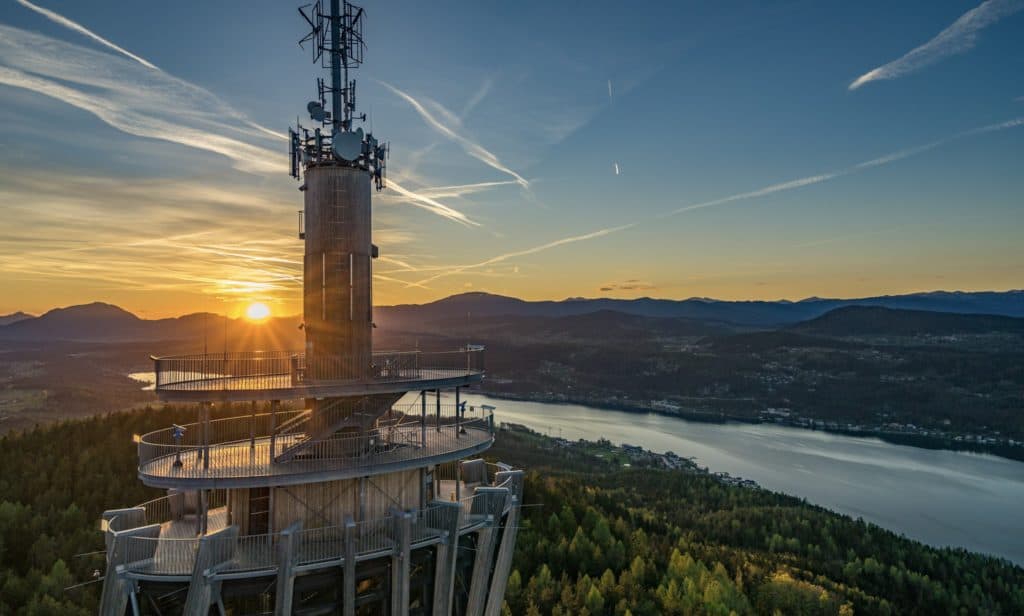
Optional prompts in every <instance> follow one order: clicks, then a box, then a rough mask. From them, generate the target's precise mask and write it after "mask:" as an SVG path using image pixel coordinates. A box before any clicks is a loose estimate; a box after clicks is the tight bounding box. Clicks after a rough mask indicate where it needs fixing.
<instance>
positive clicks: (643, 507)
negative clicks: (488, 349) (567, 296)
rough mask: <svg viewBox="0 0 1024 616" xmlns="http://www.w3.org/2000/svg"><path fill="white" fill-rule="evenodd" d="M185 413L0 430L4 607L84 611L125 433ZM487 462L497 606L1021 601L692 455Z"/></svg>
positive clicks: (682, 609) (561, 608)
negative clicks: (498, 556) (701, 466)
mask: <svg viewBox="0 0 1024 616" xmlns="http://www.w3.org/2000/svg"><path fill="white" fill-rule="evenodd" d="M194 414H195V412H194V410H193V409H185V408H174V407H165V408H159V409H158V408H149V409H145V410H139V411H135V412H131V413H116V414H109V415H106V416H102V417H94V418H91V419H88V420H84V421H74V422H63V423H60V424H57V425H53V426H49V427H45V428H39V429H35V430H30V431H27V432H24V433H20V434H12V435H9V436H7V437H4V438H2V440H0V442H2V444H3V447H2V448H0V468H3V469H4V473H3V475H2V476H0V545H3V548H4V549H3V550H0V614H71V615H76V616H77V615H79V614H81V615H83V616H84V615H86V614H95V613H96V607H97V605H98V602H99V591H100V588H101V586H100V585H99V584H95V583H93V584H89V583H86V582H90V581H92V580H94V579H95V578H94V571H95V570H99V571H100V573H101V574H102V572H103V571H104V569H105V567H106V563H105V561H104V555H103V536H102V534H101V533H100V532H99V531H98V530H97V526H96V520H97V519H98V517H99V515H100V513H101V512H102V511H103V510H104V509H107V508H113V507H117V506H121V505H130V504H134V503H139V502H142V501H145V500H148V499H150V498H153V497H155V496H158V495H159V494H160V492H159V491H157V490H155V489H153V488H146V487H145V486H143V485H142V483H141V482H139V480H138V477H137V476H136V464H137V452H136V446H135V445H134V444H133V442H132V435H133V434H139V433H144V432H146V431H149V430H152V429H155V428H157V427H164V426H168V425H170V424H171V423H172V422H181V423H184V422H186V421H188V420H190V419H191V418H193V417H194ZM54 443H77V444H78V446H76V447H71V448H60V447H54V446H53V444H54ZM681 453H682V454H683V455H687V454H688V453H689V452H681ZM487 457H488V458H489V459H490V460H492V461H493V460H502V461H504V462H508V463H511V464H513V465H514V466H518V467H520V468H524V469H526V470H527V475H526V477H525V487H524V492H523V495H524V507H523V508H522V518H521V522H520V526H519V536H518V538H517V541H516V551H515V556H514V559H513V571H512V573H511V575H510V577H509V584H508V590H507V592H506V595H505V599H506V603H507V606H506V608H507V611H505V612H503V613H511V614H590V615H591V616H598V615H605V614H607V615H609V616H610V615H612V614H616V615H619V614H629V613H631V614H635V615H636V616H654V615H656V614H709V615H710V614H730V613H734V614H737V615H741V616H746V615H753V614H773V613H774V614H821V615H848V614H853V613H855V614H879V615H882V614H886V615H888V614H922V615H923V614H1020V613H1021V612H1022V610H1024V569H1021V568H1020V567H1017V566H1015V565H1013V564H1011V563H1009V562H1007V561H1005V560H999V559H995V558H990V557H986V556H982V555H979V554H974V553H970V552H966V551H964V550H958V549H938V548H932V547H928V546H925V545H923V544H921V543H918V542H916V541H911V540H909V539H907V538H905V537H901V536H898V535H896V534H894V533H892V532H890V531H887V530H885V529H882V528H879V527H878V526H875V525H872V524H868V523H866V522H864V521H863V520H854V519H851V518H850V517H847V516H842V515H838V514H835V513H832V512H830V511H827V510H825V509H822V508H820V507H815V506H812V505H809V504H807V503H806V502H804V501H802V500H800V499H798V498H795V497H792V496H786V495H783V494H778V493H773V492H768V491H766V490H760V489H751V488H744V487H738V486H734V485H729V484H728V483H723V482H722V481H721V480H719V479H717V478H716V477H714V476H712V475H710V474H708V473H706V472H699V471H698V470H697V469H696V468H695V467H694V466H693V465H688V466H685V467H683V468H681V469H676V470H668V469H665V468H661V465H660V464H658V463H657V458H655V457H653V456H650V457H649V458H648V459H646V460H644V459H631V458H625V457H624V453H623V451H622V450H621V449H617V448H613V447H612V446H611V445H610V444H608V443H604V444H595V443H585V442H579V443H573V444H562V445H559V444H557V443H556V442H555V441H553V440H551V439H547V438H544V437H541V436H539V435H536V434H533V433H529V432H525V431H520V430H503V431H502V432H501V434H500V435H499V437H498V440H497V443H496V445H495V446H494V447H493V448H492V449H491V450H489V451H488V452H487ZM627 459H630V460H631V461H632V463H633V466H632V467H631V468H626V467H624V466H623V464H622V463H623V462H624V461H626V460H627ZM83 469H85V470H83ZM470 557H471V553H470ZM459 558H460V560H461V559H462V558H463V557H462V556H460V557H459ZM271 588H272V587H271ZM171 590H173V589H171ZM165 613H166V612H165Z"/></svg>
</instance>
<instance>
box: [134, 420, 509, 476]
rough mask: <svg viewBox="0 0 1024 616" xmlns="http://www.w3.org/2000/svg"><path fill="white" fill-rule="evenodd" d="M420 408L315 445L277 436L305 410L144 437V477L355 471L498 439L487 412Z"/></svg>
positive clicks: (301, 435)
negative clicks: (284, 454) (282, 455)
mask: <svg viewBox="0 0 1024 616" xmlns="http://www.w3.org/2000/svg"><path fill="white" fill-rule="evenodd" d="M420 410H421V412H420V413H415V414H413V413H411V412H404V413H403V412H397V411H391V412H389V413H388V414H385V415H384V416H382V417H381V418H379V419H378V420H377V421H376V422H375V425H374V426H372V427H371V428H370V429H368V430H366V431H363V432H357V433H349V432H344V433H337V434H335V435H332V436H329V437H327V438H322V439H319V440H309V441H307V439H308V436H309V435H307V434H306V433H305V432H303V431H301V430H299V429H296V430H294V431H290V432H287V433H285V434H279V433H276V432H275V431H274V430H273V428H274V427H275V426H276V425H280V423H281V422H282V420H283V421H287V420H288V419H290V418H292V417H298V416H300V415H301V414H302V413H303V411H290V412H281V413H278V419H277V423H275V420H274V418H273V415H272V414H270V413H265V414H256V415H242V416H238V417H231V418H228V419H219V420H213V421H210V422H205V423H197V424H188V425H185V426H180V427H171V428H165V429H163V430H157V431H155V432H150V433H148V434H146V435H143V436H142V437H141V438H140V440H139V444H138V450H139V472H140V473H142V474H145V475H150V476H155V477H174V478H181V479H205V478H221V477H225V478H226V477H252V476H265V475H269V474H287V473H289V472H290V470H291V469H294V472H308V471H310V470H331V469H354V468H363V467H372V466H376V465H379V464H387V463H393V462H401V461H408V460H416V459H420V458H425V457H431V456H437V455H445V454H449V453H456V452H460V451H464V450H467V449H471V448H475V447H477V446H479V445H480V444H481V443H483V442H485V441H489V440H490V439H491V438H493V435H494V417H493V415H492V413H491V412H490V411H489V410H485V409H474V410H472V411H467V409H466V407H465V406H462V407H456V406H455V405H452V404H444V405H441V406H440V407H438V406H437V405H433V404H428V405H427V407H426V413H425V414H423V413H422V409H420ZM282 418H283V419H282ZM302 443H306V444H305V445H302ZM289 448H293V449H294V450H295V453H294V454H293V455H292V456H291V457H290V458H289V460H288V461H280V460H279V459H278V458H277V457H276V456H277V454H280V453H282V452H284V451H285V450H288V449H289Z"/></svg>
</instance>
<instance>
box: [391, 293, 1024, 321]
mask: <svg viewBox="0 0 1024 616" xmlns="http://www.w3.org/2000/svg"><path fill="white" fill-rule="evenodd" d="M844 306H876V307H881V308H895V309H901V310H923V311H929V312H948V313H958V314H993V315H1002V316H1009V317H1024V291H1022V290H1017V291H1001V292H1000V291H983V292H961V291H952V292H951V291H934V292H930V293H914V294H910V295H886V296H878V297H865V298H857V299H823V298H818V297H812V298H808V299H804V300H800V301H797V302H792V301H786V300H781V301H725V300H716V299H707V298H690V299H684V300H670V299H652V298H648V297H643V298H639V299H605V298H599V299H583V298H571V299H566V300H562V301H535V302H531V301H525V300H521V299H517V298H514V297H505V296H501V295H492V294H488V293H463V294H460V295H453V296H451V297H447V298H445V299H441V300H438V301H436V302H432V303H429V304H406V305H398V306H385V307H381V308H377V309H375V313H374V314H375V319H376V320H377V323H378V325H381V326H382V327H395V326H397V327H401V326H403V325H405V324H407V323H423V322H435V321H442V320H446V319H447V320H456V319H462V320H473V319H476V318H480V317H494V316H534V317H563V316H573V315H580V314H587V313H592V312H598V311H602V310H608V311H614V312H621V313H625V314H632V315H637V316H643V317H672V318H686V319H694V320H698V321H713V322H718V323H727V324H731V325H738V326H745V327H757V328H777V327H783V326H786V325H792V324H795V323H799V322H801V321H806V320H808V319H813V318H815V317H819V316H821V315H823V314H825V313H827V312H829V311H831V310H835V309H836V308H842V307H844Z"/></svg>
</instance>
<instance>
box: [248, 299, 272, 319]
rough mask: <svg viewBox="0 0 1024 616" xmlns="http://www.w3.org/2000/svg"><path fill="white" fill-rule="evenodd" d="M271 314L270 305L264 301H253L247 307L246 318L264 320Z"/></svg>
mask: <svg viewBox="0 0 1024 616" xmlns="http://www.w3.org/2000/svg"><path fill="white" fill-rule="evenodd" d="M269 316H270V307H269V306H267V305H266V304H264V303H263V302H253V303H251V304H249V307H248V308H246V309H245V318H247V319H249V320H250V321H262V320H263V319H266V318H267V317H269Z"/></svg>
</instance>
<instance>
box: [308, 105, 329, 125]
mask: <svg viewBox="0 0 1024 616" xmlns="http://www.w3.org/2000/svg"><path fill="white" fill-rule="evenodd" d="M306 110H307V111H309V117H311V118H313V119H314V120H316V121H317V122H323V121H324V120H325V119H326V118H327V114H326V113H324V106H323V105H322V104H320V103H319V102H317V101H309V104H308V105H306Z"/></svg>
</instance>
